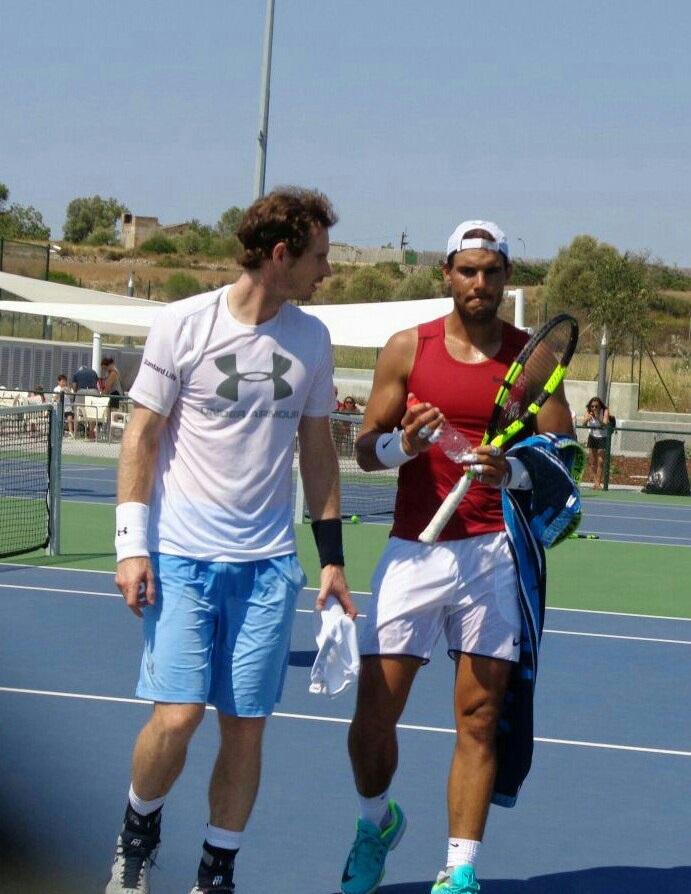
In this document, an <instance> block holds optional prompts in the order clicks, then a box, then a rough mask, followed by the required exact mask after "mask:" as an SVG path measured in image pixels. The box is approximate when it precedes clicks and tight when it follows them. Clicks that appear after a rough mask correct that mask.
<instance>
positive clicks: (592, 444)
mask: <svg viewBox="0 0 691 894" xmlns="http://www.w3.org/2000/svg"><path fill="white" fill-rule="evenodd" d="M583 425H585V426H586V427H587V429H588V443H587V447H588V466H589V468H590V472H591V475H592V477H593V487H594V488H600V487H602V470H603V469H604V467H605V448H606V447H607V427H608V426H609V409H608V408H607V407H606V406H605V405H604V403H603V402H602V401H601V400H600V398H599V397H591V398H590V400H589V401H588V403H587V404H586V407H585V416H584V417H583Z"/></svg>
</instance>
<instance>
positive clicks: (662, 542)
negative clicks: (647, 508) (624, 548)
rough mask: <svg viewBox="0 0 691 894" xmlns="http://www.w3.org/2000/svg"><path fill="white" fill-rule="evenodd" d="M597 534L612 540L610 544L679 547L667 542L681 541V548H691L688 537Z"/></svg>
mask: <svg viewBox="0 0 691 894" xmlns="http://www.w3.org/2000/svg"><path fill="white" fill-rule="evenodd" d="M596 533H597V534H599V535H600V540H603V539H604V538H605V537H609V538H612V539H610V541H609V542H610V543H635V544H639V543H640V544H648V545H651V544H652V545H653V546H677V544H676V543H667V542H666V541H667V540H679V541H680V544H679V545H680V546H691V540H689V538H688V537H673V536H672V535H670V534H657V535H654V534H630V533H627V534H619V533H617V531H597V532H596ZM654 536H656V537H657V540H644V539H643V538H644V537H654ZM617 537H634V538H636V539H635V540H616V539H614V538H617Z"/></svg>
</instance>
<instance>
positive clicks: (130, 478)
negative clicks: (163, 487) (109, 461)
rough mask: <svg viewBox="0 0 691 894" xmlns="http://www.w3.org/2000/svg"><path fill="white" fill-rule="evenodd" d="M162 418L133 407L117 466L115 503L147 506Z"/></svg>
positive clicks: (138, 407) (156, 414)
mask: <svg viewBox="0 0 691 894" xmlns="http://www.w3.org/2000/svg"><path fill="white" fill-rule="evenodd" d="M166 422H167V419H166V417H165V416H161V415H160V414H159V413H154V411H153V410H149V409H147V408H146V407H142V406H140V405H139V404H135V407H134V411H133V412H132V417H131V419H130V421H129V423H128V425H127V428H126V429H125V434H124V436H123V439H122V448H121V451H120V462H119V464H118V503H130V502H135V503H148V502H149V497H150V496H151V488H152V486H153V482H154V471H155V468H156V457H157V456H158V442H159V438H160V435H161V432H162V430H163V428H164V426H165V424H166Z"/></svg>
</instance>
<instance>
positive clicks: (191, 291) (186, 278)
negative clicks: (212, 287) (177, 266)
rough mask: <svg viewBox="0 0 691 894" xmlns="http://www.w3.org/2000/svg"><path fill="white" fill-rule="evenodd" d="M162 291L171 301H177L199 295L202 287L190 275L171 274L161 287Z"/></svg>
mask: <svg viewBox="0 0 691 894" xmlns="http://www.w3.org/2000/svg"><path fill="white" fill-rule="evenodd" d="M163 291H164V292H165V294H166V296H167V297H168V298H170V299H171V300H172V301H177V300H178V299H179V298H189V296H190V295H197V294H199V292H201V291H202V287H201V284H200V282H199V280H198V279H196V278H195V277H194V276H192V275H191V274H190V273H171V274H170V276H169V277H168V279H167V280H166V281H165V283H164V285H163Z"/></svg>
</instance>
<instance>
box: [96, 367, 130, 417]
mask: <svg viewBox="0 0 691 894" xmlns="http://www.w3.org/2000/svg"><path fill="white" fill-rule="evenodd" d="M101 379H102V381H103V385H102V387H101V394H107V395H109V397H110V404H109V408H110V409H111V410H112V409H113V407H115V408H116V409H117V407H118V405H119V403H120V400H119V398H121V397H122V395H123V392H124V389H123V387H122V381H121V379H120V370H119V369H118V368H117V366H116V365H115V361H114V360H113V358H112V357H104V358H103V360H102V361H101Z"/></svg>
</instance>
